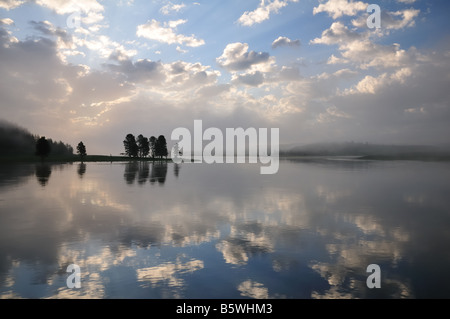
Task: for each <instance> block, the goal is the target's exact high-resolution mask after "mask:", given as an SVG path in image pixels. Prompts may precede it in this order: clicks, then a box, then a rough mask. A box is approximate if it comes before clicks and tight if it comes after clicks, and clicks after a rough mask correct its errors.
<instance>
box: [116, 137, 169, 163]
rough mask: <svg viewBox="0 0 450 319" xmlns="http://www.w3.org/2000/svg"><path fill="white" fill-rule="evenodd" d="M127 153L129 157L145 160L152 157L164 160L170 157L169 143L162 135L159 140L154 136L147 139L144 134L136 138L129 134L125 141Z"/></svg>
mask: <svg viewBox="0 0 450 319" xmlns="http://www.w3.org/2000/svg"><path fill="white" fill-rule="evenodd" d="M123 146H124V148H125V153H123V155H126V156H128V157H135V158H145V157H149V156H150V157H152V158H153V159H154V158H160V159H162V158H163V157H165V158H166V159H167V156H168V155H169V152H168V151H167V141H166V138H165V137H164V135H160V136H159V137H158V138H156V137H154V136H152V137H150V138H147V137H145V136H143V135H142V134H140V135H138V137H137V138H136V137H135V136H134V135H133V134H131V133H130V134H127V136H126V137H125V140H124V141H123Z"/></svg>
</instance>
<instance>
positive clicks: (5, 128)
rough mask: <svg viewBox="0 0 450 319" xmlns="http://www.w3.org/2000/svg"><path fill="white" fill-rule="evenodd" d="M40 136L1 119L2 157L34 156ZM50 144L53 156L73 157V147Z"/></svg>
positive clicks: (0, 147)
mask: <svg viewBox="0 0 450 319" xmlns="http://www.w3.org/2000/svg"><path fill="white" fill-rule="evenodd" d="M39 138H40V136H39V135H34V134H32V133H30V132H29V131H28V130H27V129H25V128H22V127H20V126H18V125H16V124H13V123H10V122H8V121H5V120H1V119H0V157H28V156H34V154H35V151H36V141H37V140H38V139H39ZM47 140H48V141H49V142H50V147H51V152H50V155H52V156H66V155H73V147H72V146H70V145H69V144H65V143H63V142H61V141H59V142H56V141H53V140H52V139H50V138H47Z"/></svg>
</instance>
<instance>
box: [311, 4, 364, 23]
mask: <svg viewBox="0 0 450 319" xmlns="http://www.w3.org/2000/svg"><path fill="white" fill-rule="evenodd" d="M367 6H368V4H367V3H364V2H362V1H353V0H328V1H327V2H325V3H321V4H319V6H317V7H315V8H314V9H313V14H317V13H321V12H326V13H328V15H329V16H330V17H332V18H333V19H337V18H340V17H342V16H344V15H347V16H354V15H356V14H358V13H359V12H361V11H365V10H366V9H367Z"/></svg>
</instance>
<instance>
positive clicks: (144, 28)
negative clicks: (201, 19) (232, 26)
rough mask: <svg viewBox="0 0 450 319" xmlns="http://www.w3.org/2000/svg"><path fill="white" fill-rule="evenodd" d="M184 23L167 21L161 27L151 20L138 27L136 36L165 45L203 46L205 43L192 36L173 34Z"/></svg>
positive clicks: (184, 21) (183, 21) (182, 21)
mask: <svg viewBox="0 0 450 319" xmlns="http://www.w3.org/2000/svg"><path fill="white" fill-rule="evenodd" d="M186 22H187V21H186V20H177V21H169V22H168V23H165V24H164V26H162V25H161V24H160V23H159V22H158V21H156V20H154V19H152V20H151V21H148V22H147V23H146V24H141V25H139V26H138V27H137V31H136V35H137V36H139V37H144V38H147V39H150V40H155V41H158V42H162V43H167V44H180V45H186V46H188V47H199V46H202V45H204V44H205V41H204V40H202V39H197V38H196V37H195V36H194V35H191V36H185V35H182V34H177V33H176V32H175V31H176V28H177V26H178V25H180V24H183V23H186Z"/></svg>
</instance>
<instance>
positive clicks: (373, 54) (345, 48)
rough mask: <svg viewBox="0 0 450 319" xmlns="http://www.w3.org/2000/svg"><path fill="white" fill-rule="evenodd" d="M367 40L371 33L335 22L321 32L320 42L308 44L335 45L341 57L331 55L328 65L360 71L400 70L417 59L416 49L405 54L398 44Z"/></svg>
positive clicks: (313, 41) (317, 40) (318, 40)
mask: <svg viewBox="0 0 450 319" xmlns="http://www.w3.org/2000/svg"><path fill="white" fill-rule="evenodd" d="M370 36H371V33H370V32H356V31H355V30H350V29H348V28H347V27H346V26H345V25H344V24H343V23H342V22H340V21H338V22H334V23H333V24H332V25H331V26H330V28H329V29H327V30H325V31H323V32H322V36H321V37H320V38H316V39H313V40H311V41H310V43H312V44H326V45H338V49H339V51H340V52H341V55H342V56H341V57H337V56H335V55H334V54H333V55H332V56H331V57H330V59H329V60H328V64H336V63H351V64H354V65H357V66H358V67H359V68H361V69H368V68H371V67H375V68H392V67H403V66H406V65H408V64H409V63H412V61H413V60H414V59H417V58H419V54H418V53H417V51H416V49H415V48H411V49H410V50H409V51H406V50H404V49H401V47H400V45H399V44H397V43H394V44H392V45H383V44H377V43H374V42H373V41H372V40H371V38H370Z"/></svg>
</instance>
